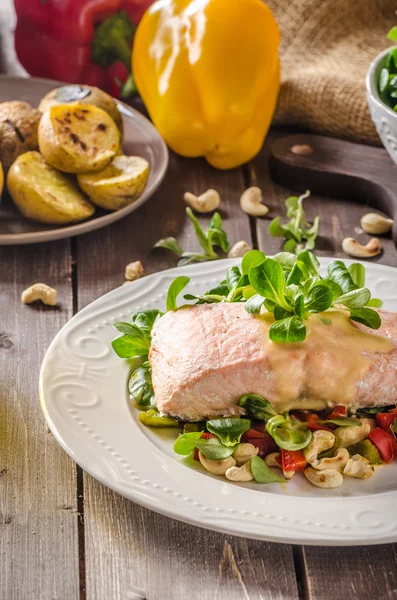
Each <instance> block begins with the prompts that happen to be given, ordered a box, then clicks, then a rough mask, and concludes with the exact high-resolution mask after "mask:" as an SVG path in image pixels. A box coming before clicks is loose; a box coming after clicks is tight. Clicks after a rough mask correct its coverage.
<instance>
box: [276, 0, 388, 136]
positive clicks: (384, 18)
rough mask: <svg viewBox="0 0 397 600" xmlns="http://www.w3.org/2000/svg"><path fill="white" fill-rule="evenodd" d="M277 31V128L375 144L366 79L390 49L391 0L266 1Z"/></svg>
mask: <svg viewBox="0 0 397 600" xmlns="http://www.w3.org/2000/svg"><path fill="white" fill-rule="evenodd" d="M266 3H267V4H268V6H269V7H270V8H271V9H272V11H273V13H274V15H275V17H276V19H277V22H278V24H279V28H280V31H281V48H280V53H281V54H280V55H281V67H282V86H281V91H280V97H279V102H278V109H277V112H276V115H275V122H276V123H283V124H293V125H299V126H301V127H304V128H306V129H310V130H312V131H315V132H317V133H323V134H329V135H332V136H336V137H342V138H346V139H352V140H355V141H359V142H366V143H370V144H380V140H379V138H378V135H377V133H376V130H375V127H374V125H373V123H372V121H371V117H370V115H369V112H368V108H367V102H366V97H365V75H366V72H367V69H368V66H369V64H370V62H371V61H372V60H373V59H374V58H375V57H376V55H377V54H379V52H381V51H382V50H383V49H384V48H386V47H387V46H388V45H390V42H388V40H387V39H386V34H387V32H388V31H389V29H390V28H391V27H392V26H393V25H395V24H397V17H396V14H395V11H396V9H397V2H396V1H395V0H266Z"/></svg>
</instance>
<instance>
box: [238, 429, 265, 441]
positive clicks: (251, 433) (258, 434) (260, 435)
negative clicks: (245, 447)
mask: <svg viewBox="0 0 397 600" xmlns="http://www.w3.org/2000/svg"><path fill="white" fill-rule="evenodd" d="M267 435H269V434H268V433H267V432H266V431H258V430H257V429H252V428H251V429H248V430H247V431H245V432H244V433H243V435H242V436H241V441H242V442H243V443H245V444H247V443H250V441H251V440H252V439H256V440H260V439H262V440H263V439H265V437H266V436H267ZM272 439H273V438H272Z"/></svg>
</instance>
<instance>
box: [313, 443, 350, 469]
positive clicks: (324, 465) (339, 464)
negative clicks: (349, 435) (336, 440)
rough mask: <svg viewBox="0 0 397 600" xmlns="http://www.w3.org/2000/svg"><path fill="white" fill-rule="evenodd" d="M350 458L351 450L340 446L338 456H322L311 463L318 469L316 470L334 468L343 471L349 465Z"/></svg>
mask: <svg viewBox="0 0 397 600" xmlns="http://www.w3.org/2000/svg"><path fill="white" fill-rule="evenodd" d="M349 458H350V456H349V451H348V450H346V448H340V449H339V450H338V454H337V455H336V456H332V457H330V458H322V459H321V460H314V461H313V462H312V463H311V465H312V467H313V469H316V471H324V470H327V469H334V470H335V471H339V473H342V472H343V469H344V468H345V467H346V465H347V462H348V460H349Z"/></svg>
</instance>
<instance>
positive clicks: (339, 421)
mask: <svg viewBox="0 0 397 600" xmlns="http://www.w3.org/2000/svg"><path fill="white" fill-rule="evenodd" d="M320 423H324V425H327V423H332V424H333V425H338V427H362V423H361V421H357V419H353V418H351V417H335V419H323V420H322V421H320Z"/></svg>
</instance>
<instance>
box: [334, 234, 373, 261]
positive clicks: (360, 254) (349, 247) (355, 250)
mask: <svg viewBox="0 0 397 600" xmlns="http://www.w3.org/2000/svg"><path fill="white" fill-rule="evenodd" d="M342 250H343V252H346V254H349V255H350V256H355V257H357V258H370V257H371V256H377V255H378V254H379V253H380V252H381V251H382V246H381V245H380V241H379V240H378V238H372V239H370V240H369V242H368V244H367V245H366V246H363V245H362V244H360V243H359V242H358V241H357V240H355V239H354V238H351V237H347V238H345V239H344V240H343V242H342Z"/></svg>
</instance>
